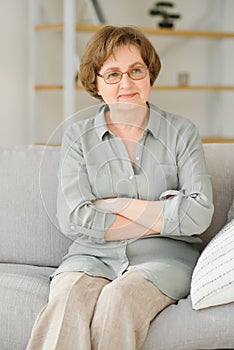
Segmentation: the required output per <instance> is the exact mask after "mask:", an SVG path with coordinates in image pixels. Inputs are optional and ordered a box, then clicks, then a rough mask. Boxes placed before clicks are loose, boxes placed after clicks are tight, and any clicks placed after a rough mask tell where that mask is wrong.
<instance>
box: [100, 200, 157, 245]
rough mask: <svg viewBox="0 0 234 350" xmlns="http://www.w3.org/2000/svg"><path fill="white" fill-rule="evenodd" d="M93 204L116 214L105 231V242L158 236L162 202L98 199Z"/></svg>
mask: <svg viewBox="0 0 234 350" xmlns="http://www.w3.org/2000/svg"><path fill="white" fill-rule="evenodd" d="M93 204H94V205H95V206H96V207H97V208H99V209H102V210H106V211H110V212H112V213H114V214H116V219H115V221H114V222H113V224H112V225H111V226H110V227H109V228H108V229H107V230H106V233H105V239H106V240H107V241H112V240H122V239H130V238H137V237H143V236H148V235H152V234H158V233H160V231H161V228H162V202H161V201H146V200H139V199H131V198H111V199H98V200H95V201H94V202H93Z"/></svg>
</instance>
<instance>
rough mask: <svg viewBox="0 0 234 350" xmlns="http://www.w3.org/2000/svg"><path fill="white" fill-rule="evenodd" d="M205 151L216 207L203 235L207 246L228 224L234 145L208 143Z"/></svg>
mask: <svg viewBox="0 0 234 350" xmlns="http://www.w3.org/2000/svg"><path fill="white" fill-rule="evenodd" d="M204 151H205V157H206V162H207V167H208V172H209V174H210V175H211V180H212V185H213V194H214V207H215V210H214V215H213V219H212V222H211V225H210V227H209V228H208V230H206V232H204V233H203V235H202V238H203V242H204V246H205V245H206V244H207V243H208V242H209V241H210V239H211V238H212V237H213V236H214V235H215V234H216V233H217V232H218V231H219V230H220V229H221V228H222V227H223V226H224V225H225V223H226V222H227V215H228V211H229V209H230V207H231V204H232V201H233V198H234V143H210V144H209V143H207V144H204Z"/></svg>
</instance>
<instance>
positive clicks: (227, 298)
mask: <svg viewBox="0 0 234 350" xmlns="http://www.w3.org/2000/svg"><path fill="white" fill-rule="evenodd" d="M233 252H234V219H233V220H232V221H230V222H229V223H228V224H227V225H225V226H224V228H223V229H222V230H221V231H220V232H219V233H218V234H217V235H216V236H215V237H214V238H213V239H212V240H211V242H210V243H209V244H208V245H207V247H206V248H205V250H204V251H203V252H202V254H201V256H200V258H199V259H198V262H197V264H196V266H195V269H194V272H193V275H192V282H191V298H192V305H193V308H194V309H195V310H199V309H204V308H207V307H210V306H214V305H219V304H226V303H230V302H234V253H233Z"/></svg>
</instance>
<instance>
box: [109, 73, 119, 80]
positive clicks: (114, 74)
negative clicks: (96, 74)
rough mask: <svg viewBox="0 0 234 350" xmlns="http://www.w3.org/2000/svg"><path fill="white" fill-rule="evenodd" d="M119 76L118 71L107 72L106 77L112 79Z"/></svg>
mask: <svg viewBox="0 0 234 350" xmlns="http://www.w3.org/2000/svg"><path fill="white" fill-rule="evenodd" d="M116 77H119V72H111V73H107V75H106V78H107V79H113V78H116Z"/></svg>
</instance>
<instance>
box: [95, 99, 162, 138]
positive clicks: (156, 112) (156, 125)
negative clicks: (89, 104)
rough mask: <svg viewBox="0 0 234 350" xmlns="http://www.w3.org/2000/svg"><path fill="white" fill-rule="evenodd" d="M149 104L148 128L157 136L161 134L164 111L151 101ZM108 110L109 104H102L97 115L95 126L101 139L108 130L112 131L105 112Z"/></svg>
mask: <svg viewBox="0 0 234 350" xmlns="http://www.w3.org/2000/svg"><path fill="white" fill-rule="evenodd" d="M148 105H149V111H150V113H149V121H148V125H147V127H146V130H147V131H149V132H150V133H151V134H152V135H153V137H154V138H157V137H158V134H159V129H160V124H161V119H162V116H163V115H162V114H163V112H162V111H161V110H160V109H159V108H157V107H156V106H154V105H153V104H151V103H148ZM108 110H109V107H108V105H106V104H104V105H102V106H101V107H100V108H99V110H98V112H97V114H96V117H95V128H96V132H97V134H98V136H99V138H100V140H102V139H103V136H104V135H105V134H106V133H107V132H108V133H110V130H109V129H108V127H107V124H106V119H105V112H106V111H108Z"/></svg>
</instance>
